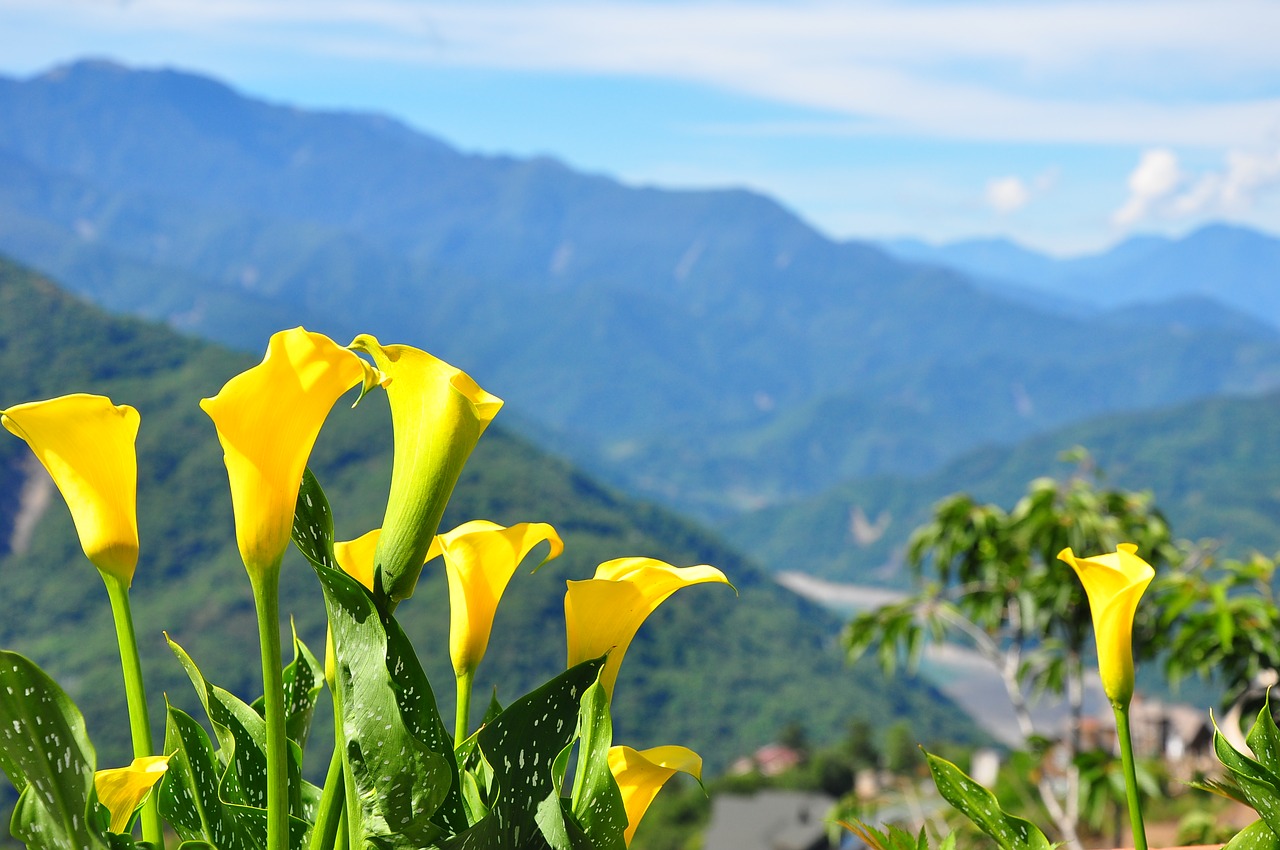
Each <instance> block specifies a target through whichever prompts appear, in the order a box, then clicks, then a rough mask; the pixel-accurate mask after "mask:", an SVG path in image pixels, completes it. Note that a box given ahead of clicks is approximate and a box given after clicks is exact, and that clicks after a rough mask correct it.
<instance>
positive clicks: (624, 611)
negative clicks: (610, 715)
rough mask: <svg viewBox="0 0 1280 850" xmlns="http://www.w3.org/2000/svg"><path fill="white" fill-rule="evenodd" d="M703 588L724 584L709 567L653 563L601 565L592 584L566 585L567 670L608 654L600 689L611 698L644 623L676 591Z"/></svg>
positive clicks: (630, 560)
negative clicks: (702, 585) (627, 653)
mask: <svg viewBox="0 0 1280 850" xmlns="http://www.w3.org/2000/svg"><path fill="white" fill-rule="evenodd" d="M704 582H721V583H723V584H729V580H728V579H727V578H725V575H724V573H722V572H720V571H719V570H718V569H716V568H715V567H709V566H707V565H705V564H699V565H697V566H693V567H673V566H672V565H671V564H667V563H664V562H662V561H659V560H656V559H654V558H617V559H615V560H612V561H606V562H605V563H603V564H601V565H600V566H599V567H597V568H596V572H595V578H591V579H586V580H584V581H570V582H567V584H568V589H567V590H566V591H565V595H564V620H565V633H566V637H567V639H568V644H569V666H570V667H572V666H573V665H575V664H579V663H581V662H583V661H586V660H588V659H591V658H599V657H600V656H601V655H603V654H605V653H606V652H608V653H609V658H608V660H607V661H606V662H605V666H604V668H603V669H602V670H601V671H600V683H601V684H602V685H603V686H604V688H605V690H606V691H607V692H608V693H609V694H610V695H612V694H613V685H614V682H615V681H617V678H618V668H619V667H621V666H622V658H623V656H624V655H626V652H627V647H628V646H630V645H631V640H632V638H634V637H635V635H636V632H637V631H639V630H640V626H641V624H643V623H644V621H645V618H646V617H648V616H649V615H650V614H652V613H653V612H654V610H655V609H656V608H657V607H658V606H659V605H661V604H662V603H663V601H664V600H666V598H667V597H669V596H670V595H671V594H673V593H675V592H676V591H677V590H679V589H680V588H682V587H688V586H689V585H691V584H702V583H704ZM730 586H732V585H730Z"/></svg>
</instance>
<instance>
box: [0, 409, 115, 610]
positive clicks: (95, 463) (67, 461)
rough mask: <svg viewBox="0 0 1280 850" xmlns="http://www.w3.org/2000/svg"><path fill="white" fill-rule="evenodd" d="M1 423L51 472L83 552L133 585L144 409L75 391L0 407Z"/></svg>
mask: <svg viewBox="0 0 1280 850" xmlns="http://www.w3.org/2000/svg"><path fill="white" fill-rule="evenodd" d="M0 422H3V424H4V427H5V428H7V429H8V430H9V431H11V432H12V433H14V434H16V435H18V436H19V437H21V438H22V439H24V440H26V441H27V444H28V445H29V446H30V447H31V450H32V451H33V452H34V453H35V456H36V457H37V458H38V459H39V461H40V463H41V464H43V465H44V468H45V469H47V470H48V471H49V474H50V475H51V476H52V477H53V481H54V483H55V484H57V485H58V490H59V491H61V492H62V497H63V499H65V500H66V502H67V507H69V508H70V509H71V518H72V520H74V521H75V525H76V533H77V534H78V535H79V537H80V545H81V546H82V547H83V548H84V553H85V555H87V556H88V557H89V560H90V561H92V562H93V564H94V566H96V567H97V568H98V569H99V570H101V571H102V572H104V573H109V574H111V575H114V576H115V577H117V578H119V579H121V580H122V581H123V582H124V584H125V586H128V585H129V584H130V583H131V582H132V581H133V572H134V569H135V568H136V567H137V564H138V517H137V503H138V458H137V453H136V450H135V448H134V443H135V441H136V440H137V437H138V422H139V417H138V411H136V410H134V409H133V408H132V407H129V406H128V405H114V404H112V403H111V400H110V399H108V398H105V397H104V396H100V395H86V394H84V393H77V394H75V395H67V396H61V397H59V398H54V399H50V400H48V401H34V402H30V403H28V404H19V405H17V406H15V407H11V408H9V409H7V410H4V411H0Z"/></svg>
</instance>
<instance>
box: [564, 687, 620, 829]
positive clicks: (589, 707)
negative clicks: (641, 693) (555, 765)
mask: <svg viewBox="0 0 1280 850" xmlns="http://www.w3.org/2000/svg"><path fill="white" fill-rule="evenodd" d="M612 743H613V722H612V719H611V718H610V716H609V695H608V694H607V693H605V690H604V686H603V685H601V684H600V683H599V682H595V683H594V684H592V685H591V687H589V688H587V692H586V693H585V694H584V695H583V697H582V704H581V707H580V709H579V712H578V771H577V776H576V777H575V778H574V781H573V815H574V817H575V818H577V820H578V823H579V825H581V826H582V828H583V830H584V831H585V832H586V834H587V837H588V838H590V839H591V842H592V844H593V846H595V847H596V848H599V850H609V848H614V850H626V846H627V845H626V841H625V839H624V837H623V834H624V833H625V832H626V829H627V810H626V807H625V806H624V805H623V803H622V794H621V792H620V791H619V790H618V783H617V782H616V781H615V780H614V778H613V771H611V770H609V747H610V745H611V744H612Z"/></svg>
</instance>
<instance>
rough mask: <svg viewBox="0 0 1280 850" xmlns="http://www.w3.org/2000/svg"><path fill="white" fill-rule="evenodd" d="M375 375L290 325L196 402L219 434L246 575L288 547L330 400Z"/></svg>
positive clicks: (265, 569)
mask: <svg viewBox="0 0 1280 850" xmlns="http://www.w3.org/2000/svg"><path fill="white" fill-rule="evenodd" d="M377 377H378V376H377V375H376V373H375V372H374V370H373V369H371V368H370V367H369V366H368V364H366V363H365V362H364V361H363V360H361V359H360V358H359V357H358V356H356V355H355V354H354V353H352V352H351V351H348V350H347V349H345V348H342V347H341V346H339V345H338V344H337V343H335V342H334V341H333V340H331V339H329V338H328V337H327V336H324V335H323V334H318V333H311V332H309V331H306V330H304V329H302V328H293V329H292V330H287V331H280V332H279V333H276V334H273V335H272V337H271V341H270V342H269V343H268V344H267V353H266V356H265V357H264V358H263V359H262V362H261V363H259V364H258V365H257V366H254V367H253V368H252V369H249V370H247V371H245V372H241V373H240V374H239V375H236V376H235V377H234V378H232V379H231V380H229V381H227V383H226V385H225V386H223V388H222V390H221V391H220V392H219V393H218V394H217V395H216V396H214V397H213V398H206V399H204V400H202V401H201V402H200V407H201V409H202V410H204V412H205V413H207V414H209V418H211V419H212V420H213V424H214V425H215V426H216V427H217V429H218V440H219V442H221V443H222V450H223V458H224V460H225V461H226V465H227V476H228V478H229V479H230V482H231V505H232V509H233V510H234V512H235V522H236V543H237V544H238V545H239V547H240V557H241V558H243V559H244V563H245V566H246V567H248V569H249V571H250V573H251V574H253V575H262V574H265V573H269V572H271V571H273V570H275V569H276V568H277V567H278V566H279V563H280V558H281V557H283V555H284V552H285V550H286V549H287V548H288V547H289V533H290V530H291V529H292V527H293V511H294V506H295V504H296V503H297V500H298V487H299V486H300V485H301V482H302V473H303V470H305V469H306V466H307V458H308V457H309V456H310V454H311V449H312V447H313V446H314V445H315V442H316V437H317V436H319V434H320V426H321V425H323V424H324V420H325V417H326V416H328V415H329V410H330V409H331V408H332V407H333V405H334V402H336V401H337V400H338V397H339V396H341V395H342V394H343V393H345V392H346V391H347V390H349V389H351V388H352V387H353V386H355V385H356V384H359V383H362V382H363V384H364V386H365V387H366V388H368V387H369V386H370V385H371V384H372V383H376V382H377Z"/></svg>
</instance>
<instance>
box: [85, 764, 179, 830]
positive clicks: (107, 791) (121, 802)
mask: <svg viewBox="0 0 1280 850" xmlns="http://www.w3.org/2000/svg"><path fill="white" fill-rule="evenodd" d="M169 759H170V756H144V757H142V758H136V759H134V760H133V763H132V764H130V765H129V766H128V767H117V768H112V769H110V770H99V771H98V772H97V773H95V774H94V775H93V787H94V788H95V789H96V790H97V792H98V802H100V803H102V805H104V806H106V807H107V811H108V812H110V813H111V827H110V829H111V831H112V832H114V833H123V832H124V831H125V830H126V829H128V827H129V819H130V818H132V817H133V813H134V812H135V811H137V809H138V806H140V805H142V801H143V799H144V798H145V797H146V796H147V793H148V792H149V791H150V790H151V788H152V787H153V786H154V785H155V784H156V783H157V782H159V781H160V779H161V778H162V777H163V776H164V774H165V771H167V770H168V769H169Z"/></svg>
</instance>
